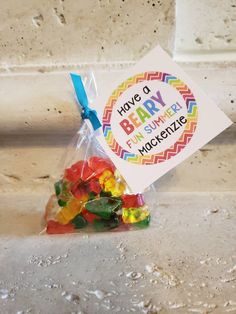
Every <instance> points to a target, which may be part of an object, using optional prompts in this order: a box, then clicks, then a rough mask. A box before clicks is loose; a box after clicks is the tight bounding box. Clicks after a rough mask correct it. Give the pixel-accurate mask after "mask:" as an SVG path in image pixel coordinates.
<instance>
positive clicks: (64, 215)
mask: <svg viewBox="0 0 236 314" xmlns="http://www.w3.org/2000/svg"><path fill="white" fill-rule="evenodd" d="M83 205H84V202H82V201H79V200H77V199H76V198H73V199H71V200H70V201H69V202H68V203H67V205H66V206H65V207H62V208H61V209H59V210H58V212H57V214H56V219H57V221H58V222H59V223H60V224H63V225H65V224H67V223H68V222H69V221H71V220H72V219H73V218H74V217H75V216H76V215H78V214H79V213H80V212H81V211H82V208H83Z"/></svg>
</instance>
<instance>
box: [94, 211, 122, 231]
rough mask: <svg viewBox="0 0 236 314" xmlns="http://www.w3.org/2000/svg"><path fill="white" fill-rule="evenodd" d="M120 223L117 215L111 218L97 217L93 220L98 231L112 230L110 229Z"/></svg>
mask: <svg viewBox="0 0 236 314" xmlns="http://www.w3.org/2000/svg"><path fill="white" fill-rule="evenodd" d="M118 225H119V219H118V217H117V216H115V215H114V216H113V217H112V218H111V219H109V220H106V219H99V220H98V219H95V220H94V222H93V226H94V229H95V230H96V231H106V230H110V229H113V228H116V227H118Z"/></svg>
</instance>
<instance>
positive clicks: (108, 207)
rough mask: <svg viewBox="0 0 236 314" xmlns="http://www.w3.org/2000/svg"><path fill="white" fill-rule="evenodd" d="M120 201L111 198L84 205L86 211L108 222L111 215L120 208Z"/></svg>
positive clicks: (103, 198)
mask: <svg viewBox="0 0 236 314" xmlns="http://www.w3.org/2000/svg"><path fill="white" fill-rule="evenodd" d="M121 204H122V202H121V200H119V199H115V198H111V197H102V198H99V199H95V200H92V201H89V202H87V203H86V204H85V208H86V209H87V211H89V212H91V213H93V214H95V215H97V216H99V217H101V218H103V219H106V220H109V219H110V218H111V217H112V215H113V213H115V212H116V211H118V210H119V209H120V208H121Z"/></svg>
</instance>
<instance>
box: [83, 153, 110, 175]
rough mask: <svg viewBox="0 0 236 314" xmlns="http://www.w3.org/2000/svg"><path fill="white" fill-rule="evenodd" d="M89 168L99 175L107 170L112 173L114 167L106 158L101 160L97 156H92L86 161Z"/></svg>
mask: <svg viewBox="0 0 236 314" xmlns="http://www.w3.org/2000/svg"><path fill="white" fill-rule="evenodd" d="M88 164H89V167H90V168H91V169H92V170H93V172H94V173H95V174H96V175H98V176H99V175H100V174H101V173H102V172H104V171H105V170H109V171H111V172H113V173H114V171H115V166H114V165H113V163H112V162H111V161H110V160H109V159H106V158H102V157H99V156H92V157H90V158H89V160H88Z"/></svg>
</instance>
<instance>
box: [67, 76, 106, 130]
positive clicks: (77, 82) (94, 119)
mask: <svg viewBox="0 0 236 314" xmlns="http://www.w3.org/2000/svg"><path fill="white" fill-rule="evenodd" d="M70 76H71V80H72V83H73V85H74V89H75V93H76V97H77V100H78V102H79V103H80V105H81V107H82V113H81V118H82V119H83V120H85V119H88V120H89V121H90V122H91V124H92V126H93V129H94V131H96V130H97V129H99V128H100V127H101V126H102V125H101V122H100V121H99V119H98V116H97V112H96V110H94V109H91V108H90V107H89V102H88V97H87V94H86V91H85V88H84V84H83V82H82V79H81V76H80V75H77V74H73V73H71V74H70Z"/></svg>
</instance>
